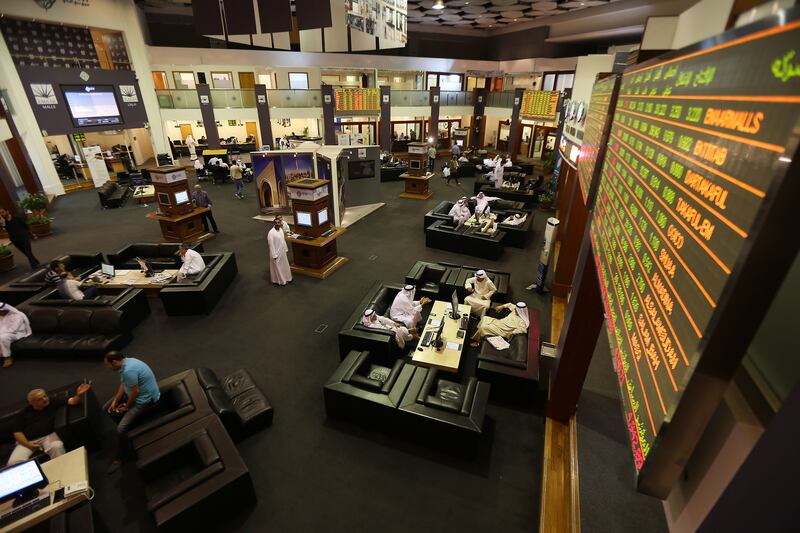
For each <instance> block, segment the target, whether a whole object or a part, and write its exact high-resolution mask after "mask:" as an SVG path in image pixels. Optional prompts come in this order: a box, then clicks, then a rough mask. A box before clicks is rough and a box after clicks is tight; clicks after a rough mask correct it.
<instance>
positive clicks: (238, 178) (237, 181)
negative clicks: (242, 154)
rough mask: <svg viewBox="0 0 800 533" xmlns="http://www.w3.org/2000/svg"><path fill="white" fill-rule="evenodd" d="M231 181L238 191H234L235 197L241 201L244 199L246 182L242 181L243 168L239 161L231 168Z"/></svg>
mask: <svg viewBox="0 0 800 533" xmlns="http://www.w3.org/2000/svg"><path fill="white" fill-rule="evenodd" d="M230 172H231V180H233V185H234V186H235V187H236V189H235V190H234V191H233V196H234V197H236V198H238V199H239V200H241V199H242V198H244V182H243V181H242V167H241V166H240V163H239V161H235V162H234V163H233V165H231V168H230Z"/></svg>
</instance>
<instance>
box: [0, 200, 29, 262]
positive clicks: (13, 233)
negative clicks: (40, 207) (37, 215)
mask: <svg viewBox="0 0 800 533" xmlns="http://www.w3.org/2000/svg"><path fill="white" fill-rule="evenodd" d="M0 223H2V224H3V227H5V229H6V231H7V232H8V238H9V240H10V241H11V244H13V245H14V246H15V247H16V248H17V250H19V251H20V252H22V253H23V254H24V255H25V257H27V258H28V262H30V264H31V270H33V269H35V268H38V267H39V260H38V259H36V257H34V255H33V250H31V237H33V238H34V239H35V238H36V235H33V234H32V233H31V230H30V228H29V227H28V220H27V218H26V217H25V213H20V212H19V211H18V212H17V213H16V214H14V215H12V214H11V213H9V212H8V211H7V210H5V209H0Z"/></svg>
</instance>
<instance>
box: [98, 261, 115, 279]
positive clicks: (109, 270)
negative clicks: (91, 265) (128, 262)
mask: <svg viewBox="0 0 800 533" xmlns="http://www.w3.org/2000/svg"><path fill="white" fill-rule="evenodd" d="M100 272H102V273H103V274H105V275H106V276H108V277H109V278H113V277H114V265H109V264H107V263H101V264H100Z"/></svg>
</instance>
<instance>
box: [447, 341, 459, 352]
mask: <svg viewBox="0 0 800 533" xmlns="http://www.w3.org/2000/svg"><path fill="white" fill-rule="evenodd" d="M447 349H448V350H460V349H461V344H459V343H457V342H448V343H447Z"/></svg>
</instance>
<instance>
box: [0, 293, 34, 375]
mask: <svg viewBox="0 0 800 533" xmlns="http://www.w3.org/2000/svg"><path fill="white" fill-rule="evenodd" d="M30 334H31V323H30V321H28V317H27V316H25V313H23V312H22V311H19V310H18V309H16V308H14V307H12V306H10V305H8V304H7V303H5V302H0V359H2V360H3V368H8V367H10V366H11V365H13V364H14V360H13V359H11V343H12V342H14V341H17V340H19V339H24V338H25V337H28V336H30Z"/></svg>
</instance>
